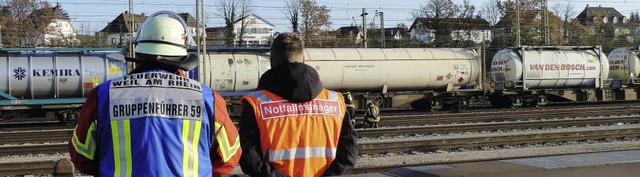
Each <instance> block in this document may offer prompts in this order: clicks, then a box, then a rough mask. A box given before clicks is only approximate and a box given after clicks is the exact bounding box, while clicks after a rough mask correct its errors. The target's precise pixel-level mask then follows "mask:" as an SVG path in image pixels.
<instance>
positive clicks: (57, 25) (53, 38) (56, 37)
mask: <svg viewBox="0 0 640 177" xmlns="http://www.w3.org/2000/svg"><path fill="white" fill-rule="evenodd" d="M51 10H52V11H53V19H52V20H51V23H49V26H48V27H47V31H46V32H45V33H44V34H43V35H42V37H41V38H39V39H38V40H37V42H36V46H47V47H64V46H69V45H72V44H77V43H78V42H79V41H78V39H77V38H76V35H77V34H78V30H77V28H76V26H75V25H74V24H73V22H72V21H71V19H69V15H67V12H65V11H64V10H62V8H61V7H60V5H59V4H58V5H56V6H55V7H53V8H51Z"/></svg>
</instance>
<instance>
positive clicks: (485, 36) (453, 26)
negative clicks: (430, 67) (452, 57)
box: [409, 18, 491, 44]
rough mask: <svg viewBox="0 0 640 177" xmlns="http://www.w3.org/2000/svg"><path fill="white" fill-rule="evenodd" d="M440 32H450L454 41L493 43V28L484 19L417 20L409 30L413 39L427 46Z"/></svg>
mask: <svg viewBox="0 0 640 177" xmlns="http://www.w3.org/2000/svg"><path fill="white" fill-rule="evenodd" d="M438 30H447V31H450V32H451V33H450V35H451V40H452V41H473V42H475V43H476V44H480V43H482V42H489V41H491V26H490V25H489V22H487V21H486V20H484V19H482V18H416V20H415V21H414V22H413V24H412V25H411V28H409V31H410V35H411V38H413V39H417V40H419V41H421V42H423V43H425V44H429V43H432V42H434V41H435V39H436V35H437V34H438Z"/></svg>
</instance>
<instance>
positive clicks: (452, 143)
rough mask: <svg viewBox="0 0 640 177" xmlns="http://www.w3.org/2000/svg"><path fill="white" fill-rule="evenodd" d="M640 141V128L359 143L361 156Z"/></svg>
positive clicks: (636, 126)
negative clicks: (601, 141)
mask: <svg viewBox="0 0 640 177" xmlns="http://www.w3.org/2000/svg"><path fill="white" fill-rule="evenodd" d="M635 137H640V126H638V125H635V126H631V127H628V128H616V127H613V128H607V129H604V130H586V131H585V130H579V129H578V130H573V131H561V132H550V133H549V132H526V133H522V134H509V135H477V136H470V137H459V138H449V137H443V138H431V139H422V140H419V139H411V140H400V141H398V140H392V141H377V142H363V143H358V150H359V152H360V154H380V153H398V152H410V151H434V150H449V149H457V148H475V147H492V146H505V145H506V146H513V145H523V144H540V143H557V142H567V141H586V140H601V139H618V138H635Z"/></svg>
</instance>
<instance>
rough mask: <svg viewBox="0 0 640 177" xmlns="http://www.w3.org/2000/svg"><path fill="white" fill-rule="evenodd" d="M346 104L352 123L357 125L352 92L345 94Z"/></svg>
mask: <svg viewBox="0 0 640 177" xmlns="http://www.w3.org/2000/svg"><path fill="white" fill-rule="evenodd" d="M343 97H344V103H345V104H347V112H348V113H349V115H351V116H350V117H351V123H352V124H353V125H354V126H355V125H356V106H355V105H354V104H353V97H352V96H351V92H344V96H343Z"/></svg>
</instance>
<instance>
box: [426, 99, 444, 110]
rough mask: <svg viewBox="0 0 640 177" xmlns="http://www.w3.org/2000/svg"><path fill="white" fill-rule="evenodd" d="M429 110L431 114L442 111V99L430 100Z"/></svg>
mask: <svg viewBox="0 0 640 177" xmlns="http://www.w3.org/2000/svg"><path fill="white" fill-rule="evenodd" d="M427 108H428V110H429V111H431V112H437V111H440V109H442V101H440V99H433V100H430V102H429V103H428V105H427Z"/></svg>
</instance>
